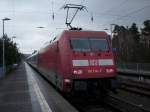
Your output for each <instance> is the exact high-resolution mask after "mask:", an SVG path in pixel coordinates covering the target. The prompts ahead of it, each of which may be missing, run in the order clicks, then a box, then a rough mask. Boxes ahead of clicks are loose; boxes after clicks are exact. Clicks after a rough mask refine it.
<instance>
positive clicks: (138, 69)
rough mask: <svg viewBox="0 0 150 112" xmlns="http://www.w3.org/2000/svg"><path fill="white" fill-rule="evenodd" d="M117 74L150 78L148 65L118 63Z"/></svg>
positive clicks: (149, 66) (149, 65) (149, 64)
mask: <svg viewBox="0 0 150 112" xmlns="http://www.w3.org/2000/svg"><path fill="white" fill-rule="evenodd" d="M117 69H118V72H124V73H134V74H141V75H149V76H150V63H118V64H117Z"/></svg>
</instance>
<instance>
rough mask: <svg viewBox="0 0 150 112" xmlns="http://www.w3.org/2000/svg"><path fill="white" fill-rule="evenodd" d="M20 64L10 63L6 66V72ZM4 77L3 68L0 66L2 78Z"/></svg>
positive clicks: (0, 76)
mask: <svg viewBox="0 0 150 112" xmlns="http://www.w3.org/2000/svg"><path fill="white" fill-rule="evenodd" d="M17 66H18V64H12V65H8V66H7V67H6V73H8V72H9V71H11V70H12V69H15V68H16V67H17ZM2 77H3V68H2V67H0V78H2Z"/></svg>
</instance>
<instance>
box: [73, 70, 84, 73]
mask: <svg viewBox="0 0 150 112" xmlns="http://www.w3.org/2000/svg"><path fill="white" fill-rule="evenodd" d="M82 73H83V71H82V70H73V74H82Z"/></svg>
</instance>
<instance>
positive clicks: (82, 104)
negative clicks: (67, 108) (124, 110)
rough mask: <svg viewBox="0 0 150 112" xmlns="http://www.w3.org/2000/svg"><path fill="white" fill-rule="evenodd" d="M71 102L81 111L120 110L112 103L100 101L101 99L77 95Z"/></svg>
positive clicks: (104, 111) (114, 111)
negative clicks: (111, 104)
mask: <svg viewBox="0 0 150 112" xmlns="http://www.w3.org/2000/svg"><path fill="white" fill-rule="evenodd" d="M69 102H70V103H71V104H72V105H73V106H74V107H75V108H77V110H79V112H120V111H118V110H116V109H115V108H113V107H112V106H110V105H107V104H106V103H104V102H102V101H100V100H99V99H94V98H86V97H84V98H83V97H82V98H81V97H80V98H79V97H78V98H77V97H76V98H72V99H70V100H69Z"/></svg>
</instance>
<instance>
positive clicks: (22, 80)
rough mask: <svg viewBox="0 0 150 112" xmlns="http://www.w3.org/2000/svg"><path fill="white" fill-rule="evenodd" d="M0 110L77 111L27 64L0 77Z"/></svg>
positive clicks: (21, 111) (32, 111)
mask: <svg viewBox="0 0 150 112" xmlns="http://www.w3.org/2000/svg"><path fill="white" fill-rule="evenodd" d="M0 112H78V111H77V110H76V109H75V108H74V107H73V106H72V105H71V104H69V103H68V102H67V101H66V100H65V99H64V98H63V97H62V96H61V95H60V94H59V93H57V91H56V90H55V89H54V88H53V87H51V85H50V84H49V83H48V82H46V81H45V80H44V79H43V78H42V77H41V76H40V75H39V74H38V73H37V72H35V71H34V70H33V69H32V68H31V67H30V66H29V65H28V64H26V63H23V64H21V65H20V66H19V67H18V68H17V69H16V70H14V71H13V72H11V73H10V74H8V75H7V76H6V77H4V78H3V79H0Z"/></svg>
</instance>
